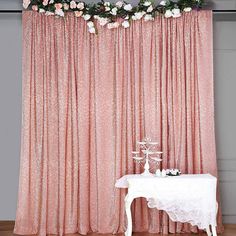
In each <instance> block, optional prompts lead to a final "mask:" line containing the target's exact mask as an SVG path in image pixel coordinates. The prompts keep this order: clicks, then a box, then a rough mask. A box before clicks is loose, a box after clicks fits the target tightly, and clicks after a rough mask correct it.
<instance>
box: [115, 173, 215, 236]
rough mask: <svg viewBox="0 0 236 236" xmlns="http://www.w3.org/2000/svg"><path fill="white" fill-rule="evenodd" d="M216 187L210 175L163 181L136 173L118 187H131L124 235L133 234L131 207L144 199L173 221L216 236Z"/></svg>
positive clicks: (122, 181) (126, 205)
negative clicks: (164, 212) (140, 199)
mask: <svg viewBox="0 0 236 236" xmlns="http://www.w3.org/2000/svg"><path fill="white" fill-rule="evenodd" d="M216 185H217V179H216V178H215V177H214V176H212V175H210V174H196V175H181V176H175V177H169V176H167V177H163V178H162V177H146V176H141V175H137V174H136V175H125V176H123V177H122V178H120V179H118V180H117V182H116V185H115V186H116V187H117V188H128V193H127V195H126V197H125V211H126V215H127V218H128V225H127V230H126V232H125V235H126V236H131V235H132V217H131V204H132V202H133V200H134V199H135V198H139V197H144V198H146V199H147V201H148V206H149V207H150V208H157V209H159V210H164V211H166V212H167V214H168V215H169V217H170V219H171V220H172V221H174V222H182V223H190V224H191V225H196V226H198V228H199V229H204V230H206V232H207V235H208V236H210V235H213V236H217V234H216V215H217V208H218V207H217V206H218V205H217V201H216ZM210 226H211V229H212V234H211V230H210Z"/></svg>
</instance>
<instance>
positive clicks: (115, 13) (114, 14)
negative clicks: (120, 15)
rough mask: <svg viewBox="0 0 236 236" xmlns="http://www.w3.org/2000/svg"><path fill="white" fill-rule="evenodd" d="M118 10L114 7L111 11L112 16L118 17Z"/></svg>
mask: <svg viewBox="0 0 236 236" xmlns="http://www.w3.org/2000/svg"><path fill="white" fill-rule="evenodd" d="M117 10H118V9H117V8H116V7H114V8H112V9H111V14H112V15H113V16H116V15H117Z"/></svg>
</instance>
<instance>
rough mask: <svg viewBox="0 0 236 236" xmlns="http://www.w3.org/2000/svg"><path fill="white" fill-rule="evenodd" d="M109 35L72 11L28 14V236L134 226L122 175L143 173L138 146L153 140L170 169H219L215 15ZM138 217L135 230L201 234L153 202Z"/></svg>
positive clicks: (23, 195) (22, 223) (19, 225)
mask: <svg viewBox="0 0 236 236" xmlns="http://www.w3.org/2000/svg"><path fill="white" fill-rule="evenodd" d="M98 32H99V33H98V35H92V34H89V33H88V30H87V26H86V22H85V21H84V20H82V19H80V18H76V17H74V16H73V15H72V14H67V16H66V17H65V19H63V18H55V17H54V16H45V15H40V14H38V13H35V12H24V13H23V126H22V152H21V169H20V186H19V200H18V208H17V217H16V225H15V233H17V234H39V235H40V236H45V235H46V234H59V235H63V234H65V233H75V232H79V233H81V234H86V233H88V232H99V233H117V232H124V230H125V225H126V219H125V213H124V196H125V190H122V191H121V190H118V189H115V181H116V179H118V178H120V177H121V176H122V175H125V174H128V173H139V172H140V167H139V166H138V165H135V164H134V162H133V160H132V158H131V151H132V150H133V149H135V142H136V140H140V139H142V138H143V137H144V136H148V137H151V138H152V139H154V140H159V141H160V145H161V149H162V150H163V151H164V154H163V167H164V168H167V167H177V168H180V169H181V171H182V172H183V173H208V172H209V173H211V174H213V175H216V174H217V167H216V153H215V138H214V105H213V69H212V67H213V60H212V54H213V53H212V13H211V12H210V11H200V12H197V11H193V12H191V13H186V14H184V15H183V16H182V17H181V18H178V19H164V18H163V17H157V18H156V19H155V21H153V22H144V21H136V22H132V24H131V28H130V29H123V28H119V29H114V30H108V29H106V28H105V27H104V28H101V27H100V26H98ZM199 191H200V190H199ZM133 214H134V215H133V219H134V221H133V222H134V231H149V232H160V231H161V230H163V231H164V232H165V233H167V232H172V233H173V232H180V231H185V232H187V231H196V228H194V227H190V226H189V225H188V224H176V223H173V222H171V221H170V220H169V219H168V217H167V215H166V214H162V213H160V212H158V211H157V210H149V209H147V206H146V202H145V201H143V200H137V201H136V202H135V203H134V205H133ZM219 224H220V225H221V219H220V218H219Z"/></svg>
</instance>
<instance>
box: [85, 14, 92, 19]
mask: <svg viewBox="0 0 236 236" xmlns="http://www.w3.org/2000/svg"><path fill="white" fill-rule="evenodd" d="M83 18H84V20H89V19H90V18H91V16H90V15H89V14H85V15H83Z"/></svg>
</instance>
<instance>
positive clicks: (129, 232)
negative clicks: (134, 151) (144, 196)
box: [125, 194, 134, 236]
mask: <svg viewBox="0 0 236 236" xmlns="http://www.w3.org/2000/svg"><path fill="white" fill-rule="evenodd" d="M133 200H134V199H133V198H131V197H130V196H129V195H128V194H127V195H126V197H125V212H126V216H127V220H128V225H127V230H126V232H125V236H131V235H132V215H131V204H132V202H133Z"/></svg>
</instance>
